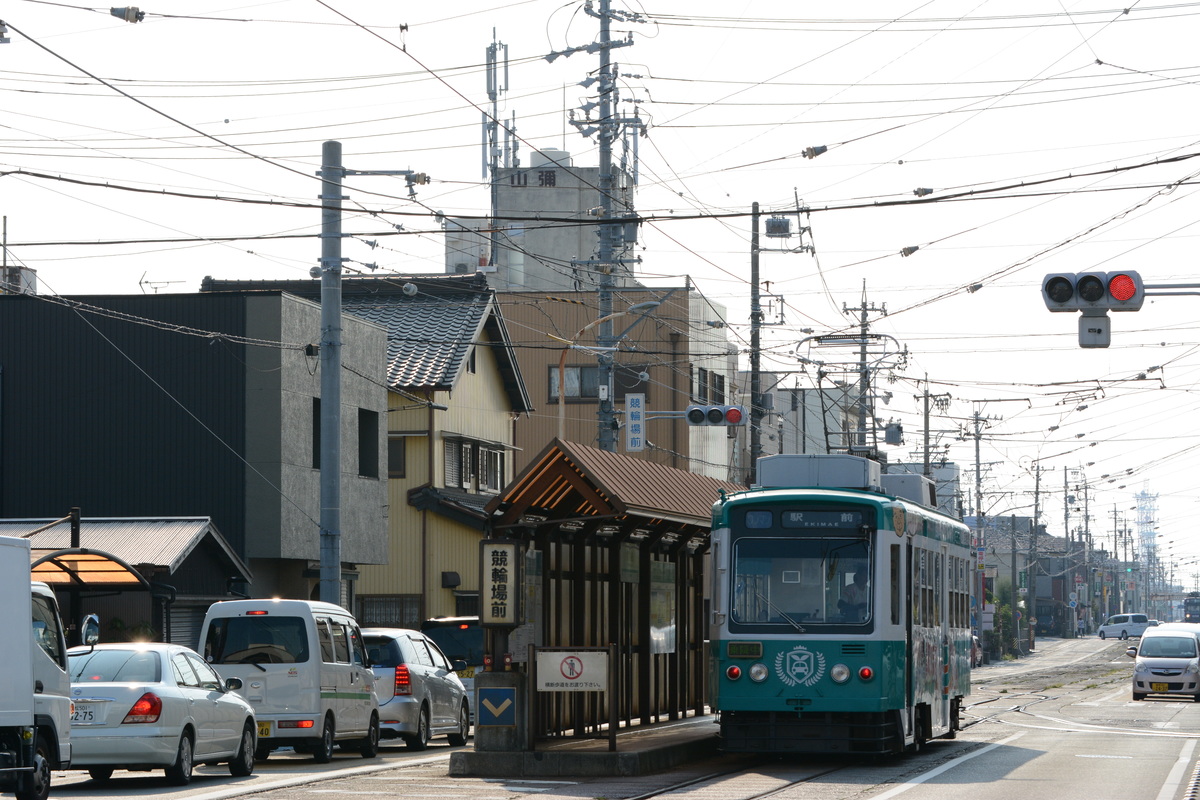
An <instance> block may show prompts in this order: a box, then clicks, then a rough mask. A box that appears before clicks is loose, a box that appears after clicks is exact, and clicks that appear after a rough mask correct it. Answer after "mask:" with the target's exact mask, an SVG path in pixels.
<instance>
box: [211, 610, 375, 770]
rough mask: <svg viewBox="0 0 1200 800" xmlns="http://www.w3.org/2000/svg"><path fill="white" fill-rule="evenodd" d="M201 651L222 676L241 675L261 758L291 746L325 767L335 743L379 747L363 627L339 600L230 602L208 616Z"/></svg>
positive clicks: (365, 749) (363, 749)
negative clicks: (252, 708) (252, 709)
mask: <svg viewBox="0 0 1200 800" xmlns="http://www.w3.org/2000/svg"><path fill="white" fill-rule="evenodd" d="M199 651H200V652H201V653H202V654H203V655H204V658H205V660H207V661H208V663H210V664H212V666H213V668H214V669H216V671H217V673H218V674H219V675H220V676H221V677H222V678H226V679H228V678H240V679H241V681H242V688H241V689H239V690H238V693H239V694H241V695H242V696H243V697H245V698H246V700H248V701H249V702H250V705H252V706H254V717H255V719H256V720H257V721H258V748H257V750H256V753H255V755H256V757H257V758H259V759H264V758H266V757H267V756H268V754H270V752H271V751H272V750H274V749H275V748H277V747H283V746H291V747H292V748H294V749H295V750H297V751H299V752H303V753H311V754H312V757H313V760H314V761H318V762H320V763H325V762H327V761H329V760H330V759H331V758H332V757H333V746H334V743H335V742H337V743H339V744H340V745H341V746H342V748H343V749H354V750H358V751H359V752H360V753H362V755H363V757H364V758H374V757H375V754H376V753H377V752H378V750H379V705H378V702H377V701H376V699H375V690H374V682H375V676H374V674H373V673H372V672H371V667H370V664H369V663H368V662H367V654H366V650H365V649H364V647H363V640H362V634H361V632H360V631H359V627H358V622H356V621H355V619H354V616H353V615H351V613H350V612H349V611H347V610H346V609H344V608H342V607H341V606H336V605H333V604H332V603H320V602H315V601H310V600H279V599H273V600H272V599H263V600H227V601H223V602H220V603H214V604H213V605H212V606H211V607H209V609H208V614H206V615H205V617H204V627H203V629H202V630H201V632H200V646H199Z"/></svg>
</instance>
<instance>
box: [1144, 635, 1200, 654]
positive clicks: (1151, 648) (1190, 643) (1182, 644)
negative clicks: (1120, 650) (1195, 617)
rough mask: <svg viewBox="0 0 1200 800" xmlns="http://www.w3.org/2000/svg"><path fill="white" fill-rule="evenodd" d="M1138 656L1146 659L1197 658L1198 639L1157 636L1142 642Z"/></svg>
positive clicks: (1192, 637)
mask: <svg viewBox="0 0 1200 800" xmlns="http://www.w3.org/2000/svg"><path fill="white" fill-rule="evenodd" d="M1138 655H1140V656H1145V657H1146V658H1195V657H1196V637H1194V636H1155V637H1154V638H1152V639H1145V640H1143V641H1142V646H1141V647H1140V648H1138Z"/></svg>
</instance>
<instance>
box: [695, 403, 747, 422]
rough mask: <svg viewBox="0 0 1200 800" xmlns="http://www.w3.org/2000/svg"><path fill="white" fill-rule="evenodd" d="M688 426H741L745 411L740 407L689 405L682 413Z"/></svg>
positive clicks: (744, 419) (744, 418)
mask: <svg viewBox="0 0 1200 800" xmlns="http://www.w3.org/2000/svg"><path fill="white" fill-rule="evenodd" d="M684 416H685V417H686V418H687V421H688V425H742V424H744V423H745V421H746V409H745V408H743V407H742V406H709V405H690V406H688V407H687V411H685V412H684Z"/></svg>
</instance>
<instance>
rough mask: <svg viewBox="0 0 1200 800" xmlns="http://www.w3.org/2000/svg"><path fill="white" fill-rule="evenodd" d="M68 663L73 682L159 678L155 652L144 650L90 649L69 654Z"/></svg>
mask: <svg viewBox="0 0 1200 800" xmlns="http://www.w3.org/2000/svg"><path fill="white" fill-rule="evenodd" d="M70 662H71V681H72V682H74V683H86V682H92V681H103V682H105V683H158V682H159V681H160V680H162V672H161V669H160V662H159V658H158V653H156V652H152V651H148V650H134V649H130V650H92V651H91V652H86V653H78V654H72V655H71V656H70Z"/></svg>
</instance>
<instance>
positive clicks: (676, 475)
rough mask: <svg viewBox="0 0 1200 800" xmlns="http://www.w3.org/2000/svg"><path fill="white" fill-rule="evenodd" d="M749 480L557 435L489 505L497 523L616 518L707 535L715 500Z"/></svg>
mask: <svg viewBox="0 0 1200 800" xmlns="http://www.w3.org/2000/svg"><path fill="white" fill-rule="evenodd" d="M745 488H746V487H744V486H742V485H741V484H737V483H733V482H730V481H723V480H718V479H716V478H710V477H707V476H704V475H696V474H693V473H691V472H687V471H685V470H681V469H675V468H673V467H668V466H665V465H663V464H656V463H654V462H652V461H647V460H644V459H640V458H635V457H633V456H627V455H624V454H621V453H612V452H609V451H607V450H601V449H599V448H596V447H591V446H588V445H582V444H577V443H575V442H564V441H562V440H560V439H555V440H554V441H553V442H551V443H550V444H549V445H547V446H546V448H545V449H544V450H543V451H542V452H541V453H540V454H539V455H538V456H537V457H536V458H534V459H533V461H531V462H530V463H529V466H527V467H526V468H525V470H524V471H523V472H522V473H521V474H520V475H519V476H518V477H517V478H516V479H515V480H514V481H513V482H512V483H511V484H509V486H508V487H507V488H506V489H505V491H504V492H503V493H502V494H501V495H499V496H497V497H496V498H494V499H493V500H492V501H491V502H490V503H489V504H488V510H489V511H490V512H491V513H492V514H493V515H494V516H493V524H494V525H495V527H497V528H503V527H508V526H514V527H517V526H520V525H522V524H529V523H530V522H531V521H533V522H542V521H558V522H560V523H563V522H568V523H583V524H586V523H588V522H600V521H603V520H612V521H614V522H615V523H617V524H621V523H625V524H627V525H632V526H634V527H642V526H644V525H646V524H648V523H649V524H652V525H657V526H663V525H666V526H676V527H684V528H687V529H689V533H690V534H691V535H697V534H703V535H705V536H707V532H708V529H709V527H710V525H711V521H712V507H713V503H715V502H717V500H719V499H720V497H721V493H722V492H725V493H732V492H738V491H742V490H744V489H745Z"/></svg>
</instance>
